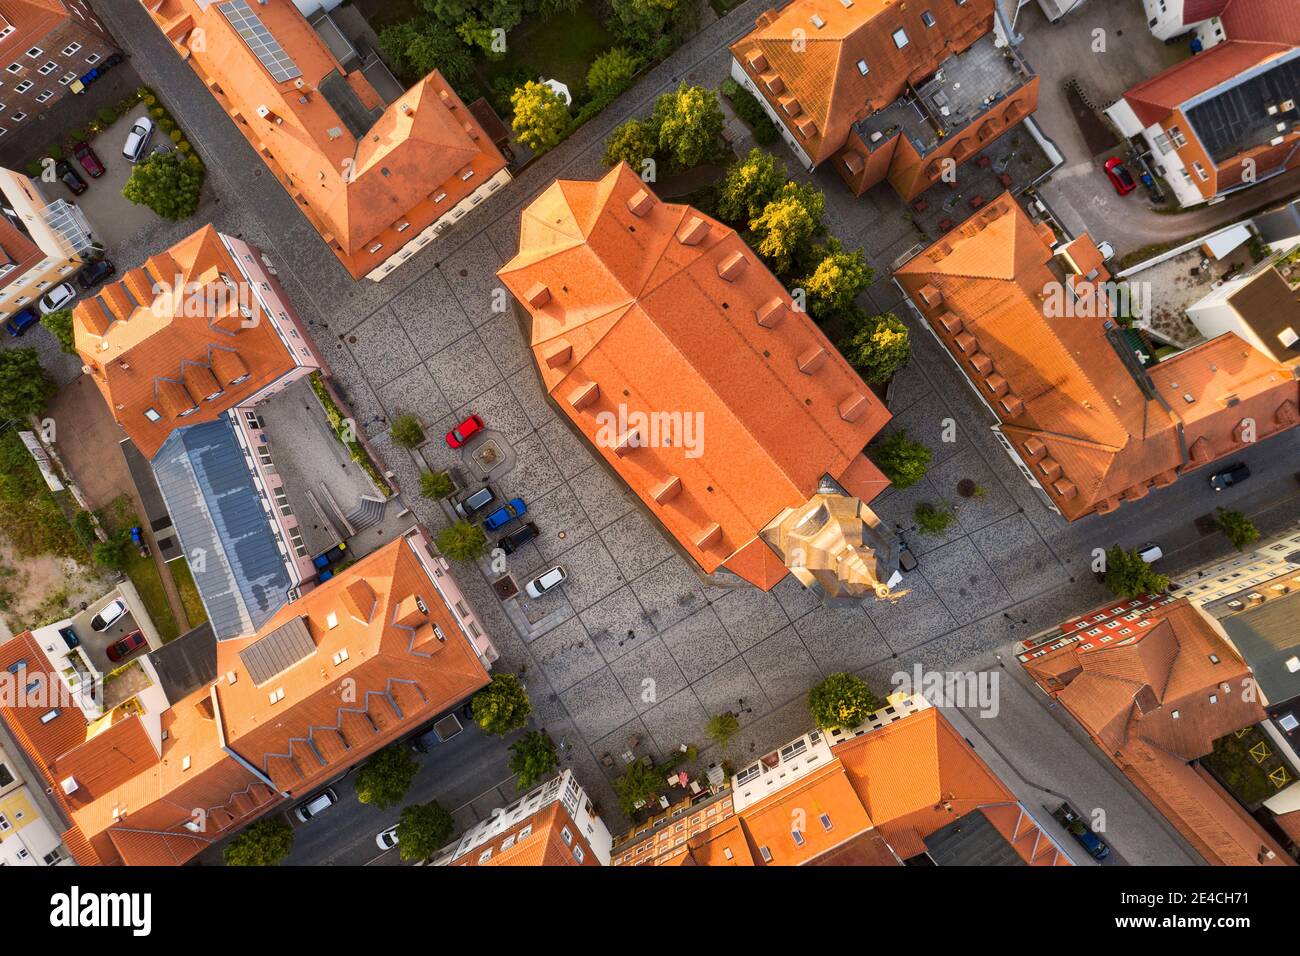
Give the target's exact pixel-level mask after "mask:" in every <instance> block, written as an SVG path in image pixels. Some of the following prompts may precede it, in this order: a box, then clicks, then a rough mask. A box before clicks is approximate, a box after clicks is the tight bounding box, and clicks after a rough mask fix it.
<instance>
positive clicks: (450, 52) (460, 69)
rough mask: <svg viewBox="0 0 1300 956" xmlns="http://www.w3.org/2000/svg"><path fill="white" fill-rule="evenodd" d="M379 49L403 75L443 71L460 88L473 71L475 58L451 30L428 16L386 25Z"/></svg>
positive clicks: (422, 74) (410, 77)
mask: <svg viewBox="0 0 1300 956" xmlns="http://www.w3.org/2000/svg"><path fill="white" fill-rule="evenodd" d="M379 48H380V49H381V50H383V52H384V55H385V56H386V57H387V58H388V60H389V62H390V63H392V65H393V69H395V70H396V71H397V72H398V73H400V74H401V75H402V76H404V77H407V78H408V79H411V80H415V79H417V78H420V77H425V76H428V75H429V74H430V73H432V72H433V71H434V70H437V71H438V72H440V73H441V74H442V75H443V76H444V77H445V78H446V80H447V82H448V83H450V84H451V85H452V86H454V87H457V88H460V86H461V85H463V84H464V83H465V82H466V81H467V80H468V79H469V78H470V77H471V76H472V75H473V73H474V57H473V55H472V54H471V53H470V51H469V48H468V47H467V46H466V45H465V43H464V42H463V41H462V40H461V39H460V38H459V37H458V36H457V35H456V34H455V33H453V32H452V31H450V30H448V29H446V28H445V27H443V26H441V25H440V24H438V23H437V22H436V21H434V20H432V19H430V18H428V17H417V18H416V19H413V20H405V21H403V22H401V23H396V24H392V25H390V26H387V27H384V29H383V30H382V31H381V32H380V34H379Z"/></svg>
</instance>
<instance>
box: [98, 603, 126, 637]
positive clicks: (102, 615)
mask: <svg viewBox="0 0 1300 956" xmlns="http://www.w3.org/2000/svg"><path fill="white" fill-rule="evenodd" d="M125 613H126V602H125V601H123V600H122V599H121V598H118V599H117V600H116V601H110V602H109V603H108V604H105V605H104V606H103V607H102V608H100V609H99V613H98V614H96V615H95V616H94V617H92V618H91V619H90V629H91V630H92V631H107V630H108V629H109V628H110V627H112V626H113V625H114V624H116V623H117V622H118V619H119V618H121V617H122V615H123V614H125Z"/></svg>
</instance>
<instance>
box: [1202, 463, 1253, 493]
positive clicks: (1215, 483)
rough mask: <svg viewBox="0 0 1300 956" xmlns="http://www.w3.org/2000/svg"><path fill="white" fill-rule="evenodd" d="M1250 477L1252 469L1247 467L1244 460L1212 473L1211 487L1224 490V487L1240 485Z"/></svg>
mask: <svg viewBox="0 0 1300 956" xmlns="http://www.w3.org/2000/svg"><path fill="white" fill-rule="evenodd" d="M1249 477H1250V469H1249V468H1248V467H1246V463H1245V462H1244V461H1239V462H1237V463H1236V464H1233V465H1229V466H1228V467H1227V468H1224V469H1223V470H1222V471H1216V472H1215V473H1214V474H1212V475H1210V487H1211V488H1213V489H1214V490H1215V491H1222V490H1223V489H1224V488H1231V487H1232V486H1233V485H1239V484H1241V483H1242V482H1243V481H1245V480H1246V479H1247V478H1249Z"/></svg>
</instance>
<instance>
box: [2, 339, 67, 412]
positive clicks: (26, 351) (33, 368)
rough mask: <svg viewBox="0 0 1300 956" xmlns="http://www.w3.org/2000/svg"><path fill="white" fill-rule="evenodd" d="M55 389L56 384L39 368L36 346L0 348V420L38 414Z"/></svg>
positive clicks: (56, 389) (56, 387) (39, 362)
mask: <svg viewBox="0 0 1300 956" xmlns="http://www.w3.org/2000/svg"><path fill="white" fill-rule="evenodd" d="M56 391H58V386H57V385H56V384H55V383H54V380H53V379H52V378H50V377H49V376H48V375H46V374H45V369H43V368H41V360H40V358H39V356H38V355H37V354H36V349H34V348H30V347H23V348H16V349H5V350H4V351H0V419H4V418H13V419H24V418H27V417H29V416H31V415H39V414H40V413H41V412H43V411H44V410H45V403H46V402H48V401H49V400H50V398H51V396H53V395H54V393H55V392H56Z"/></svg>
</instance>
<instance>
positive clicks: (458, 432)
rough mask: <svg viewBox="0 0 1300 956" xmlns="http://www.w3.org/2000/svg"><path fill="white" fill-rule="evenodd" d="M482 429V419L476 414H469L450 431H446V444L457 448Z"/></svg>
mask: <svg viewBox="0 0 1300 956" xmlns="http://www.w3.org/2000/svg"><path fill="white" fill-rule="evenodd" d="M482 430H483V419H481V418H479V417H478V416H477V415H471V416H470V417H469V418H467V419H465V420H464V421H463V422H461V423H460V424H459V425H457V426H456V427H455V428H453V429H452V430H451V431H449V432H447V444H448V445H450V446H451V447H452V448H459V447H460V446H461V445H463V444H465V442H467V441H469V440H470V438H471V437H473V436H474V435H477V434H478V433H479V432H481V431H482Z"/></svg>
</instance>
